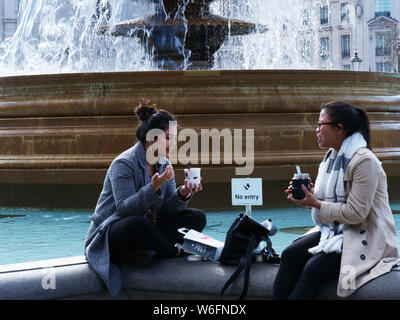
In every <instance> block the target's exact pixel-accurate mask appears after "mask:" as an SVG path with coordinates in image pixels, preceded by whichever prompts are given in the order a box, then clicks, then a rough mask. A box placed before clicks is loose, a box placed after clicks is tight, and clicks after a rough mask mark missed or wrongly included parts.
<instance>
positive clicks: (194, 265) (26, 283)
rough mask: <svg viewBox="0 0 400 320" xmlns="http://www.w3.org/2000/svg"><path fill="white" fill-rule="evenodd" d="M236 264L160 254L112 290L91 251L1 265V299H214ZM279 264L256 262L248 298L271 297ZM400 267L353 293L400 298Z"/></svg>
mask: <svg viewBox="0 0 400 320" xmlns="http://www.w3.org/2000/svg"><path fill="white" fill-rule="evenodd" d="M234 270H235V267H233V266H223V265H221V264H219V263H213V262H208V261H201V262H189V261H187V260H186V258H184V257H182V258H174V259H163V260H156V261H154V262H153V263H152V264H151V265H150V266H148V267H147V268H138V267H134V266H127V267H126V268H125V270H124V275H123V282H124V288H123V290H122V292H121V293H120V294H119V295H118V296H117V297H113V296H111V295H110V294H109V293H108V291H107V289H106V288H105V286H104V285H103V283H102V282H101V281H100V279H99V278H98V277H97V275H96V274H95V273H94V272H93V270H92V269H91V268H90V267H89V266H88V264H87V262H86V260H85V257H84V256H79V257H72V258H63V259H54V260H44V261H36V262H32V263H22V264H14V265H6V266H0V299H1V300H5V299H7V300H32V299H34V300H36V299H135V300H136V299H137V300H145V299H146V300H154V299H160V300H172V299H174V300H181V299H182V300H183V299H185V300H191V299H196V300H197V299H202V300H214V299H220V297H219V292H220V290H221V288H222V287H223V285H224V283H225V282H226V280H227V279H228V278H229V277H230V276H231V274H232V273H233V271H234ZM277 271H278V265H271V264H265V263H255V264H253V265H252V268H251V272H250V285H249V290H248V295H247V298H246V299H248V300H256V299H271V298H272V289H273V282H274V279H275V276H276V272H277ZM52 277H53V280H54V279H55V281H54V283H53V284H54V285H55V289H51V288H49V289H47V290H46V289H43V286H42V282H43V281H46V280H48V282H47V284H51V283H50V282H51V278H52ZM399 283H400V272H399V271H392V272H390V273H388V274H386V275H383V276H381V277H379V278H377V279H375V280H373V281H371V282H369V283H367V284H366V285H364V286H363V287H362V288H361V289H359V290H358V291H357V292H356V293H355V294H354V295H352V296H351V297H350V298H349V299H360V300H361V299H362V300H364V299H374V300H398V299H400V286H399V285H398V284H399ZM242 285H243V278H242V277H240V278H239V279H237V280H236V281H235V282H234V283H233V284H232V286H231V287H230V288H229V289H228V290H227V291H226V293H225V295H224V299H236V298H237V297H238V296H239V295H240V292H241V289H242ZM319 299H339V298H338V297H337V296H336V282H335V281H332V282H330V283H327V284H326V285H325V286H324V287H323V288H322V289H321V291H320V294H319Z"/></svg>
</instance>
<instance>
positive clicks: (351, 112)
mask: <svg viewBox="0 0 400 320" xmlns="http://www.w3.org/2000/svg"><path fill="white" fill-rule="evenodd" d="M321 110H325V111H326V113H327V114H328V117H329V119H330V120H331V121H332V122H334V123H335V124H339V123H341V124H342V125H343V128H344V131H345V132H346V137H348V136H351V135H352V134H353V133H355V132H357V131H359V132H360V133H361V134H362V135H363V136H364V139H365V141H366V142H367V148H368V149H371V130H370V126H369V119H368V115H367V113H366V112H365V111H364V110H362V109H360V108H356V107H354V106H352V105H351V104H348V103H346V102H343V101H331V102H328V103H325V104H322V105H321Z"/></svg>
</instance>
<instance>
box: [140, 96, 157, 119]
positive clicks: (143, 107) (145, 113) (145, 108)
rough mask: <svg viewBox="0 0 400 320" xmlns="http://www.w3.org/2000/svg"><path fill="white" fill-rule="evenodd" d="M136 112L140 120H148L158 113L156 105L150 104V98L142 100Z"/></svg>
mask: <svg viewBox="0 0 400 320" xmlns="http://www.w3.org/2000/svg"><path fill="white" fill-rule="evenodd" d="M135 113H136V116H137V117H138V118H139V120H142V121H146V120H148V119H149V118H150V117H151V116H152V115H153V114H155V113H157V109H156V105H155V104H150V101H149V100H141V101H140V103H139V106H138V107H137V108H136V110H135Z"/></svg>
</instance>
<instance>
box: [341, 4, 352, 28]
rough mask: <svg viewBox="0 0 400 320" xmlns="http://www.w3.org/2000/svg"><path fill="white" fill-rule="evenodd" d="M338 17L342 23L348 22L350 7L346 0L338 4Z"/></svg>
mask: <svg viewBox="0 0 400 320" xmlns="http://www.w3.org/2000/svg"><path fill="white" fill-rule="evenodd" d="M340 17H341V21H342V23H349V22H350V7H349V4H348V3H347V2H346V3H342V4H341V5H340Z"/></svg>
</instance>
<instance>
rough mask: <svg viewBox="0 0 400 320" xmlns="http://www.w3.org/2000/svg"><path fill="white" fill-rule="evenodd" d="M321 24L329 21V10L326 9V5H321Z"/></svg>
mask: <svg viewBox="0 0 400 320" xmlns="http://www.w3.org/2000/svg"><path fill="white" fill-rule="evenodd" d="M320 12H321V14H320V15H321V25H323V24H328V22H329V18H328V13H329V11H328V6H323V7H321V11H320Z"/></svg>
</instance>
